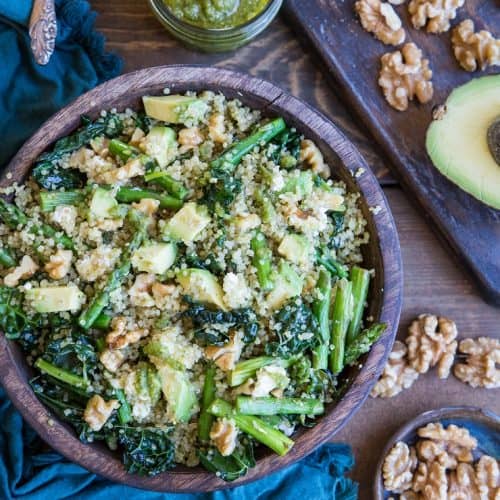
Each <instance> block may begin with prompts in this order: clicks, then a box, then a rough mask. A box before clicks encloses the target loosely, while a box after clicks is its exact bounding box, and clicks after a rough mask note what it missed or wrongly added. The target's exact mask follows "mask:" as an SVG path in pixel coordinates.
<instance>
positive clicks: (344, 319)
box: [330, 279, 352, 374]
mask: <svg viewBox="0 0 500 500" xmlns="http://www.w3.org/2000/svg"><path fill="white" fill-rule="evenodd" d="M351 316H352V283H351V282H350V281H347V280H346V279H341V280H340V281H339V282H338V283H337V285H336V292H335V301H334V304H333V313H332V335H331V344H332V351H331V353H330V370H331V371H332V373H334V374H338V373H340V372H341V371H342V368H343V367H344V351H345V340H346V334H347V327H348V326H349V321H350V320H351Z"/></svg>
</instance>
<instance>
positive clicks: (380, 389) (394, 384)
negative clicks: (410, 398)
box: [370, 340, 418, 398]
mask: <svg viewBox="0 0 500 500" xmlns="http://www.w3.org/2000/svg"><path fill="white" fill-rule="evenodd" d="M406 353H407V349H406V346H405V344H404V343H403V342H400V341H399V340H396V342H394V346H393V348H392V352H391V354H389V359H388V360H387V364H386V365H385V367H384V371H383V372H382V375H381V376H380V379H379V380H378V382H377V383H376V384H375V385H374V387H373V389H372V392H371V394H370V395H371V397H372V398H376V397H381V398H391V397H392V396H395V395H396V394H399V393H400V392H401V391H402V390H403V389H408V387H410V386H411V385H412V384H413V382H415V380H417V377H418V373H417V372H416V371H415V370H414V369H413V368H411V367H409V366H408V362H407V359H406Z"/></svg>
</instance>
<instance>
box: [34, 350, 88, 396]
mask: <svg viewBox="0 0 500 500" xmlns="http://www.w3.org/2000/svg"><path fill="white" fill-rule="evenodd" d="M35 367H36V368H38V369H39V370H40V371H41V372H43V373H46V374H47V375H50V376H51V377H53V378H55V379H57V380H60V381H61V382H65V383H66V384H68V385H70V386H72V387H77V388H78V389H87V387H88V383H87V381H86V380H85V379H84V378H83V377H79V376H78V375H75V374H74V373H71V372H69V371H67V370H64V369H63V368H59V367H58V366H55V365H53V364H52V363H49V362H48V361H46V360H45V359H43V358H38V359H37V360H36V362H35Z"/></svg>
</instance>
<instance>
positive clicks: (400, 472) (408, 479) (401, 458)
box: [382, 441, 417, 493]
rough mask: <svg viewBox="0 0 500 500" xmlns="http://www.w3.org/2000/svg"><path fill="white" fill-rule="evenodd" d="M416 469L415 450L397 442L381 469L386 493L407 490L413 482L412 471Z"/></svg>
mask: <svg viewBox="0 0 500 500" xmlns="http://www.w3.org/2000/svg"><path fill="white" fill-rule="evenodd" d="M416 467H417V456H416V454H415V449H414V448H410V447H409V446H408V445H407V444H406V443H404V442H402V441H398V442H397V443H396V444H395V445H394V447H393V448H392V449H391V451H390V452H389V453H388V455H387V456H386V457H385V460H384V465H383V467H382V474H383V476H384V487H385V489H386V490H388V491H393V492H395V493H402V492H403V491H406V490H409V489H410V488H411V486H412V482H413V471H414V470H415V468H416Z"/></svg>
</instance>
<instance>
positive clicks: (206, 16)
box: [163, 0, 269, 29]
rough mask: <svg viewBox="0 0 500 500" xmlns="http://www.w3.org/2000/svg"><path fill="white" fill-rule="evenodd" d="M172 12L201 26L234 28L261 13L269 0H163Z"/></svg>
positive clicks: (188, 21)
mask: <svg viewBox="0 0 500 500" xmlns="http://www.w3.org/2000/svg"><path fill="white" fill-rule="evenodd" d="M163 1H164V3H165V5H166V6H167V7H168V8H169V9H170V11H171V12H172V14H174V15H175V16H176V17H178V18H179V19H181V20H182V21H185V22H186V23H189V24H193V25H194V26H199V27H200V28H212V29H221V28H234V27H236V26H240V25H241V24H245V23H246V22H247V21H250V20H251V19H253V18H254V17H255V16H257V15H258V14H260V13H261V12H262V11H263V10H264V9H265V8H266V6H267V4H268V3H269V0H163Z"/></svg>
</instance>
